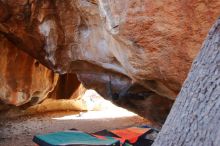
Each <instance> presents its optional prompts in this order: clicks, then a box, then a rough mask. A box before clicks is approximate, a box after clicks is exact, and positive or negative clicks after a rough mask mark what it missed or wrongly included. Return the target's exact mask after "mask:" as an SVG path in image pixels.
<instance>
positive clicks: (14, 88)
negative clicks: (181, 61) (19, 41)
mask: <svg viewBox="0 0 220 146" xmlns="http://www.w3.org/2000/svg"><path fill="white" fill-rule="evenodd" d="M0 46H1V51H0V56H1V58H0V66H1V69H0V99H1V100H2V101H4V102H5V103H7V104H11V105H16V106H20V105H24V104H27V103H28V102H30V103H31V104H36V103H39V102H40V101H42V100H43V99H45V98H46V97H47V95H48V94H49V93H50V92H51V91H53V89H54V87H55V85H56V83H57V79H58V75H56V74H54V73H53V72H52V71H51V70H49V69H47V68H46V67H44V66H43V65H41V64H40V63H39V62H38V61H37V60H35V59H33V58H32V57H30V56H29V55H27V54H26V53H24V52H23V51H21V50H19V49H17V48H16V47H15V46H14V45H12V44H11V43H10V42H8V40H6V39H5V38H3V37H2V36H0Z"/></svg>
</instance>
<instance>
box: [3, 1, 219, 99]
mask: <svg viewBox="0 0 220 146" xmlns="http://www.w3.org/2000/svg"><path fill="white" fill-rule="evenodd" d="M1 7H2V8H5V9H2V12H1V33H2V34H3V35H4V36H5V37H6V38H7V39H9V40H10V41H11V42H12V43H14V44H16V45H17V46H18V47H19V48H20V49H22V50H24V51H26V52H27V53H29V54H30V55H32V56H33V57H35V58H37V59H38V60H39V61H40V62H41V63H43V64H44V65H46V66H48V67H49V68H51V69H53V70H54V71H56V72H59V73H65V72H76V73H78V74H79V75H81V74H82V73H83V76H84V77H85V78H88V76H93V78H90V79H91V80H93V79H94V78H95V80H96V81H97V83H99V82H105V81H106V80H105V78H107V77H109V74H111V72H110V70H111V71H113V72H116V73H117V74H121V75H123V76H127V77H128V79H129V80H127V82H129V81H131V82H138V83H139V84H141V85H142V86H143V87H145V88H147V89H150V90H152V91H154V92H156V93H157V94H159V95H162V96H166V97H169V98H175V96H176V95H177V93H178V92H179V89H180V87H181V85H182V83H183V81H184V79H185V77H186V74H187V72H188V70H189V67H190V64H191V62H192V59H193V58H194V57H195V55H196V54H197V52H198V50H199V48H200V46H201V43H202V40H203V39H204V37H205V35H206V33H207V31H208V28H210V26H211V24H212V23H213V22H214V20H215V19H216V18H217V16H218V15H219V8H220V2H219V1H218V0H213V1H211V2H209V1H205V0H204V1H199V0H193V1H188V0H184V1H174V0H169V1H153V0H138V1H137V0H121V1H114V0H98V1H97V0H88V1H87V0H76V1H72V0H66V1H65V2H64V1H61V0H58V1H52V0H51V1H50V0H47V1H26V0H20V1H16V2H14V1H13V0H8V1H7V2H6V1H4V2H1ZM85 73H86V74H87V77H86V75H85ZM97 74H101V75H100V76H99V75H97ZM121 75H120V76H121ZM120 76H119V77H116V78H117V79H118V80H117V84H119V85H121V84H122V85H123V84H124V81H122V82H121V80H120ZM82 80H83V79H82ZM88 82H89V81H88ZM131 82H130V83H131ZM130 83H129V84H130ZM85 84H86V83H85ZM87 84H88V83H87ZM95 86H98V85H95ZM94 88H95V87H94ZM102 92H103V93H107V91H102Z"/></svg>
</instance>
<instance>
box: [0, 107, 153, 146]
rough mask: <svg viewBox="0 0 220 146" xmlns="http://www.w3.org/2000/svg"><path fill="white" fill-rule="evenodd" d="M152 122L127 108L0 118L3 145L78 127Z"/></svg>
mask: <svg viewBox="0 0 220 146" xmlns="http://www.w3.org/2000/svg"><path fill="white" fill-rule="evenodd" d="M146 123H147V124H149V123H148V121H146V120H144V119H143V118H141V117H139V116H137V115H135V114H133V113H131V112H128V111H126V110H124V109H117V108H116V109H114V110H104V111H90V112H80V113H79V112H70V111H66V112H50V113H43V114H42V113H41V114H37V115H35V116H33V115H32V116H20V117H11V118H1V117H0V146H34V143H33V142H32V138H33V136H34V135H36V134H42V133H48V132H55V131H60V130H67V129H71V128H76V129H79V130H83V131H85V132H96V131H99V130H102V129H115V128H123V127H129V126H134V125H143V124H146Z"/></svg>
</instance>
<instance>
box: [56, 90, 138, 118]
mask: <svg viewBox="0 0 220 146" xmlns="http://www.w3.org/2000/svg"><path fill="white" fill-rule="evenodd" d="M82 99H83V100H84V101H85V103H86V106H87V109H88V111H87V112H80V114H76V115H68V116H63V117H56V118H53V119H55V120H76V119H103V118H122V117H134V116H137V115H136V114H135V113H133V112H130V111H128V110H126V109H123V108H120V107H117V106H116V105H114V104H112V103H111V102H110V101H107V100H105V99H103V98H102V97H101V96H100V95H99V94H98V93H97V92H96V91H94V90H87V91H86V93H85V94H84V95H83V97H82Z"/></svg>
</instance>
